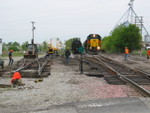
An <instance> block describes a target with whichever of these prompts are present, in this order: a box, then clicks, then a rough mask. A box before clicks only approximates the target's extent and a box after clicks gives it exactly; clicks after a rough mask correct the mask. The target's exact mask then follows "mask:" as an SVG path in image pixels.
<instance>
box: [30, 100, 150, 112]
mask: <svg viewBox="0 0 150 113" xmlns="http://www.w3.org/2000/svg"><path fill="white" fill-rule="evenodd" d="M30 113H150V109H149V108H148V107H147V106H146V105H145V104H144V102H142V101H141V100H140V99H138V98H111V99H99V100H91V101H84V102H73V103H67V104H63V105H59V106H53V107H50V108H48V109H46V110H41V111H40V110H38V111H35V112H30Z"/></svg>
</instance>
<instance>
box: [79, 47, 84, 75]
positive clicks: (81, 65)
mask: <svg viewBox="0 0 150 113" xmlns="http://www.w3.org/2000/svg"><path fill="white" fill-rule="evenodd" d="M79 52H80V54H81V59H80V74H83V60H82V53H83V52H84V48H83V47H82V46H81V47H79Z"/></svg>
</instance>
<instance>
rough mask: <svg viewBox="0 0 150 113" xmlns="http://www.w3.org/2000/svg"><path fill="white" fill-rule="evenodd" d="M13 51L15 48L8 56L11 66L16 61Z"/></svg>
mask: <svg viewBox="0 0 150 113" xmlns="http://www.w3.org/2000/svg"><path fill="white" fill-rule="evenodd" d="M12 52H13V50H10V51H9V53H8V57H9V64H8V65H9V66H11V65H12V64H13V62H14V60H13V58H12Z"/></svg>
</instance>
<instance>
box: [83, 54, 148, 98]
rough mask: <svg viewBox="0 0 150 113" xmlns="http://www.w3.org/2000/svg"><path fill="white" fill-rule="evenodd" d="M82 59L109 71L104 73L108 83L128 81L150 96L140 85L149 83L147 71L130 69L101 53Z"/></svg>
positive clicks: (143, 93)
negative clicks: (106, 73) (107, 73)
mask: <svg viewBox="0 0 150 113" xmlns="http://www.w3.org/2000/svg"><path fill="white" fill-rule="evenodd" d="M84 60H87V61H89V62H94V63H95V64H98V65H100V67H101V66H103V68H105V70H107V71H108V72H109V73H110V74H109V75H106V76H105V75H104V78H105V79H106V81H107V82H108V83H110V84H115V83H118V82H119V83H121V84H127V83H128V84H130V85H132V87H134V88H135V89H136V90H137V91H138V92H140V94H142V95H143V96H146V97H150V92H149V91H148V90H146V89H144V88H143V87H141V85H150V79H149V78H150V74H149V73H146V72H143V71H141V70H139V69H132V68H130V67H127V66H125V65H123V64H121V63H119V62H116V61H113V60H111V59H108V58H106V57H104V56H102V55H96V56H86V57H85V58H84Z"/></svg>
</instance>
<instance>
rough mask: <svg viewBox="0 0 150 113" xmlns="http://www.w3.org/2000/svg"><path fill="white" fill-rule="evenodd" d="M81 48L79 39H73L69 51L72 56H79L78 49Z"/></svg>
mask: <svg viewBox="0 0 150 113" xmlns="http://www.w3.org/2000/svg"><path fill="white" fill-rule="evenodd" d="M81 46H82V43H81V41H80V40H79V39H75V40H74V41H73V42H72V44H71V50H72V53H73V54H79V47H81Z"/></svg>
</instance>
